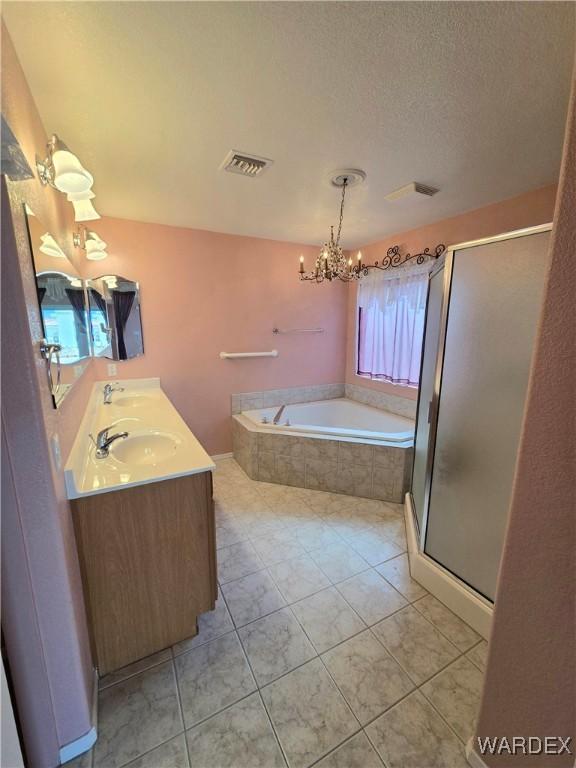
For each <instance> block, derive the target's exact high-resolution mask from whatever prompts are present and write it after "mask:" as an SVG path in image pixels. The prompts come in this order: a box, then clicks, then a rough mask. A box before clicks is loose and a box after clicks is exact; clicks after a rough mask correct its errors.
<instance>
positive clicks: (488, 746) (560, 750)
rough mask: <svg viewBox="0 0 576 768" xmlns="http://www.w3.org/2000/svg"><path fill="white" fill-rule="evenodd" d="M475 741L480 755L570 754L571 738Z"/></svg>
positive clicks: (517, 738) (483, 738)
mask: <svg viewBox="0 0 576 768" xmlns="http://www.w3.org/2000/svg"><path fill="white" fill-rule="evenodd" d="M476 741H477V743H478V751H479V752H480V754H481V755H562V754H567V755H571V754H572V749H571V742H572V737H571V736H567V737H562V736H542V737H540V736H511V737H510V738H508V737H507V736H477V737H476Z"/></svg>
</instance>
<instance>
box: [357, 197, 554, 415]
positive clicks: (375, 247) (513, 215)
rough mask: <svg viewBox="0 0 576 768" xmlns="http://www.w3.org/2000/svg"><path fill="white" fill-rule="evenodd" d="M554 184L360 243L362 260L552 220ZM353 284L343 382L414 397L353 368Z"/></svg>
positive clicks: (408, 389) (411, 391)
mask: <svg viewBox="0 0 576 768" xmlns="http://www.w3.org/2000/svg"><path fill="white" fill-rule="evenodd" d="M556 188H557V187H556V184H551V185H550V186H548V187H543V188H542V189H535V190H533V191H532V192H527V193H525V194H523V195H520V196H518V197H513V198H510V199H509V200H502V201H501V202H499V203H493V204H492V205H487V206H485V207H484V208H478V209H477V210H475V211H468V213H463V214H461V215H460V216H454V217H453V218H451V219H444V220H443V221H438V222H436V223H434V224H429V225H427V226H425V227H419V228H418V229H412V230H410V231H409V232H400V233H399V234H396V235H391V236H390V237H387V238H386V239H385V240H380V241H379V242H377V243H371V244H370V245H366V246H364V247H363V248H362V249H361V250H362V257H363V261H364V262H366V263H372V262H374V261H380V260H381V259H382V258H383V257H384V256H385V255H386V251H387V250H388V248H390V246H392V245H399V246H400V250H401V252H402V253H419V252H420V251H422V250H423V249H424V248H426V247H428V248H430V249H432V248H434V247H435V246H436V245H438V243H444V245H446V246H450V245H455V244H456V243H462V242H465V241H468V240H477V239H478V238H481V237H490V236H492V235H498V234H501V233H502V232H510V231H512V230H514V229H522V228H524V227H532V226H536V225H537V224H545V223H548V222H549V221H551V220H552V214H553V212H554V201H555V198H556ZM356 291H357V286H356V284H354V283H352V284H350V287H349V295H348V322H347V340H346V382H347V383H349V384H359V385H361V386H364V387H369V388H370V389H377V390H379V391H381V392H387V393H389V394H393V395H399V396H401V397H406V398H408V399H410V400H416V399H417V397H418V390H417V389H414V388H411V387H403V386H397V385H394V384H388V383H387V382H378V381H370V380H369V379H364V378H362V377H360V376H357V375H356V373H355V371H356V367H355V366H356V344H357V340H356V316H357V313H356Z"/></svg>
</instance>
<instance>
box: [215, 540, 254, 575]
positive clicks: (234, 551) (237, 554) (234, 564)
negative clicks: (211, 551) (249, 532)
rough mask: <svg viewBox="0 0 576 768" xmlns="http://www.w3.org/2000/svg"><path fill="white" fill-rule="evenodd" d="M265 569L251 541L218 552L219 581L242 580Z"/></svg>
mask: <svg viewBox="0 0 576 768" xmlns="http://www.w3.org/2000/svg"><path fill="white" fill-rule="evenodd" d="M263 568H264V563H263V562H262V560H261V558H260V556H259V555H258V553H257V552H256V550H255V549H254V547H253V546H252V544H251V542H249V541H242V542H240V543H238V544H232V546H230V547H225V548H224V549H220V550H219V551H218V581H219V582H220V584H225V583H226V582H227V581H233V580H234V579H240V578H242V576H247V575H248V574H249V573H255V572H256V571H260V570H262V569H263Z"/></svg>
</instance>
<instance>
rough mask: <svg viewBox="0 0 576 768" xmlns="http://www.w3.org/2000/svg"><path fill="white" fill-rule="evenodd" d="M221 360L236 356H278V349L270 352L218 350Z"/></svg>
mask: <svg viewBox="0 0 576 768" xmlns="http://www.w3.org/2000/svg"><path fill="white" fill-rule="evenodd" d="M220 357H221V359H222V360H234V359H236V358H237V357H278V350H277V349H272V350H270V352H220Z"/></svg>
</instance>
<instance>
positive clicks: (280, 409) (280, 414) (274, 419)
mask: <svg viewBox="0 0 576 768" xmlns="http://www.w3.org/2000/svg"><path fill="white" fill-rule="evenodd" d="M284 408H286V406H285V405H281V406H280V408H278V411H277V413H276V416H274V418H273V419H272V424H278V422H279V421H280V417H281V416H282V412H283V410H284Z"/></svg>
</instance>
